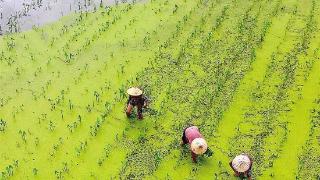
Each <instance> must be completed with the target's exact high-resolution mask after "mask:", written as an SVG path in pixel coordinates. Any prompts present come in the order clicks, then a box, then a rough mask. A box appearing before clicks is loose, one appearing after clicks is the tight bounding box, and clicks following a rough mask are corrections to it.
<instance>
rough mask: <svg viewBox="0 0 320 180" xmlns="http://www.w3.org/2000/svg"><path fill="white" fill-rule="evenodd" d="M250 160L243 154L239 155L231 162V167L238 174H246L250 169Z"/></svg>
mask: <svg viewBox="0 0 320 180" xmlns="http://www.w3.org/2000/svg"><path fill="white" fill-rule="evenodd" d="M250 165H251V160H250V158H249V157H248V156H247V155H245V154H240V155H238V156H236V157H235V158H234V159H233V160H232V167H233V168H234V169H235V170H236V171H238V172H246V171H248V170H249V169H250Z"/></svg>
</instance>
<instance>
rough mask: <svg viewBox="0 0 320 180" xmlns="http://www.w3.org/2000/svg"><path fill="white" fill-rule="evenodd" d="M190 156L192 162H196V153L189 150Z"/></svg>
mask: <svg viewBox="0 0 320 180" xmlns="http://www.w3.org/2000/svg"><path fill="white" fill-rule="evenodd" d="M191 157H192V160H193V162H194V163H197V155H196V154H195V153H194V152H192V151H191Z"/></svg>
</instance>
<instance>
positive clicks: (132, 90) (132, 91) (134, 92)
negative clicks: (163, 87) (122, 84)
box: [127, 87, 142, 96]
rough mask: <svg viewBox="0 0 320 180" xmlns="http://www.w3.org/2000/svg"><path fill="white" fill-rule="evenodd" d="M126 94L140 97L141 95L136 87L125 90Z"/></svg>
mask: <svg viewBox="0 0 320 180" xmlns="http://www.w3.org/2000/svg"><path fill="white" fill-rule="evenodd" d="M127 93H128V94H129V95H130V96H140V95H142V90H141V89H139V88H137V87H132V88H130V89H128V90H127Z"/></svg>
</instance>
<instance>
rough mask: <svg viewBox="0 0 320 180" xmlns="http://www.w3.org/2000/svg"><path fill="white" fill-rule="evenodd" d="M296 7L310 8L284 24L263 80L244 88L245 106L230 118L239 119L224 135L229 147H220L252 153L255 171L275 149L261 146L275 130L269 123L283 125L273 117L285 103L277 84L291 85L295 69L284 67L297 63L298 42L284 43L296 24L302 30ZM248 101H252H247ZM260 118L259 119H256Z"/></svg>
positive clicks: (288, 40) (291, 34) (259, 168)
mask: <svg viewBox="0 0 320 180" xmlns="http://www.w3.org/2000/svg"><path fill="white" fill-rule="evenodd" d="M299 7H300V6H299ZM300 11H301V13H305V14H306V15H307V14H308V13H309V12H310V8H309V9H308V8H305V9H304V10H298V14H297V15H296V16H295V17H294V21H293V22H291V23H289V24H290V26H289V28H288V29H289V31H288V32H286V33H285V34H286V38H285V39H284V40H285V41H284V43H282V44H281V46H279V47H277V51H278V52H277V53H275V54H273V55H272V58H271V62H270V64H271V65H272V66H269V67H268V69H267V72H266V73H265V74H266V75H265V77H264V79H260V80H263V81H262V82H259V83H257V84H256V86H253V88H252V89H254V91H252V92H250V91H251V90H250V89H248V92H250V94H251V95H250V96H249V97H248V99H249V100H250V101H247V102H248V104H246V106H245V107H242V108H243V110H241V111H242V113H240V114H238V116H237V117H234V118H239V119H240V120H238V123H237V124H235V125H234V126H233V127H234V128H233V129H231V133H233V132H235V133H233V134H232V135H233V137H232V136H229V135H228V137H229V138H232V139H231V140H230V139H227V141H229V143H230V144H232V147H229V149H227V150H223V151H224V152H223V153H225V154H228V153H229V154H228V155H229V158H231V157H232V156H234V155H235V154H237V153H241V152H243V151H244V152H247V153H251V154H252V155H253V156H254V158H255V162H256V164H257V165H256V168H255V169H254V174H255V175H257V174H260V173H261V170H262V169H263V168H264V167H265V166H268V161H270V162H271V163H272V159H273V157H272V154H270V151H271V153H272V152H274V151H275V150H273V147H272V146H271V147H270V146H266V149H264V148H263V147H264V144H265V143H266V141H267V140H266V139H267V138H268V137H269V135H270V133H274V132H275V130H272V127H273V126H279V128H280V126H282V125H283V124H281V122H278V120H277V119H276V114H281V113H282V111H286V109H285V108H284V107H286V106H287V105H286V103H287V101H285V98H284V95H285V94H286V93H287V92H288V91H285V90H284V88H280V89H278V88H277V87H279V86H281V87H282V86H288V87H291V86H294V84H293V82H292V81H287V80H286V77H288V76H291V75H294V74H295V73H298V71H295V70H293V71H292V72H293V74H292V73H291V72H289V73H288V70H289V68H291V67H292V66H297V63H295V61H294V60H295V57H296V56H298V54H299V52H298V49H299V48H300V47H299V43H296V45H295V46H294V47H293V49H291V50H290V48H288V47H290V45H291V46H292V44H295V43H294V42H295V41H296V39H295V38H292V37H293V35H294V34H293V33H295V32H299V30H298V29H299V28H300V29H301V30H303V29H302V26H301V24H303V23H301V22H302V21H301V17H303V18H304V17H305V16H306V15H304V14H301V15H300ZM301 30H300V31H301ZM310 36H312V34H310ZM298 37H299V36H298ZM303 38H304V37H301V36H300V38H298V39H297V40H299V41H298V42H301V41H302V40H301V39H303ZM305 38H307V37H305ZM288 45H289V46H288ZM279 50H280V51H279ZM288 50H290V51H289V52H288V53H287V52H286V51H288ZM279 52H281V53H279ZM283 53H285V54H286V56H283V58H284V60H281V59H282V55H281V54H283ZM290 57H292V59H290ZM275 59H276V60H277V61H276V62H275V61H274V60H275ZM288 60H292V61H291V62H290V63H291V65H292V66H288V64H286V63H287V62H288ZM277 67H282V68H277ZM282 71H284V72H282ZM287 73H288V74H287ZM276 74H279V75H276ZM285 74H287V75H285ZM268 79H269V80H268ZM289 79H291V78H289ZM259 89H260V90H259ZM261 89H264V90H261ZM261 93H262V94H261ZM252 95H254V96H252ZM261 95H262V96H261ZM253 97H255V99H252V98H253ZM276 99H277V102H274V101H275V100H276ZM251 101H254V103H251ZM280 104H281V105H280ZM275 105H276V106H277V107H281V106H282V107H281V109H280V110H279V109H278V110H277V109H274V108H275ZM238 108H241V107H238ZM255 114H256V115H255ZM254 115H255V116H254ZM241 116H242V117H241ZM260 118H261V120H259V119H260ZM234 121H235V120H233V121H232V123H233V122H234ZM259 124H260V125H259ZM256 126H263V127H261V128H264V130H263V131H262V132H260V131H261V130H260V128H256ZM223 127H226V126H221V128H223ZM270 128H271V129H270ZM280 129H281V128H280ZM269 130H270V131H269ZM278 141H279V140H278ZM272 142H274V141H272ZM279 143H280V142H279ZM226 146H228V145H226ZM267 150H269V152H267ZM226 161H227V160H226ZM261 163H263V164H261Z"/></svg>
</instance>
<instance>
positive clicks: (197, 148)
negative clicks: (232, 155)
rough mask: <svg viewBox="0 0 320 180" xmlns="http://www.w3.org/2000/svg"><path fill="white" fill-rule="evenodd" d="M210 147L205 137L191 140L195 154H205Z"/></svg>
mask: <svg viewBox="0 0 320 180" xmlns="http://www.w3.org/2000/svg"><path fill="white" fill-rule="evenodd" d="M207 149H208V145H207V142H206V140H204V139H203V138H196V139H194V140H193V141H192V142H191V151H192V152H194V153H195V154H198V155H201V154H204V153H205V152H206V151H207Z"/></svg>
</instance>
